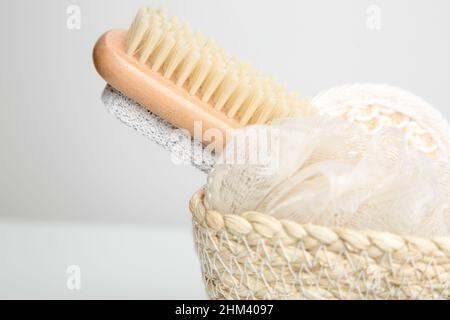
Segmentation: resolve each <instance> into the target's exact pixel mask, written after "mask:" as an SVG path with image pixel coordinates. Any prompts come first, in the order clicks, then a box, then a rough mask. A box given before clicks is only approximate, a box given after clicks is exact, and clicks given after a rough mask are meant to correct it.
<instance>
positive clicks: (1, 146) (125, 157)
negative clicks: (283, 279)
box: [0, 0, 450, 298]
mask: <svg viewBox="0 0 450 320" xmlns="http://www.w3.org/2000/svg"><path fill="white" fill-rule="evenodd" d="M72 4H75V5H78V6H79V7H80V9H81V29H80V30H68V29H67V27H66V20H67V17H68V15H67V14H66V8H67V7H68V6H69V5H72ZM141 5H152V6H162V7H164V8H165V9H166V10H167V12H168V13H169V14H171V15H172V14H173V15H176V16H178V17H179V18H180V19H181V20H183V21H189V22H191V24H192V25H193V27H194V28H195V29H197V30H200V31H203V32H204V33H205V34H206V35H207V36H211V37H212V38H214V39H215V40H216V42H217V43H218V44H220V45H221V46H223V47H225V48H227V49H228V51H230V52H231V53H234V54H236V55H238V56H240V57H242V58H243V59H244V60H246V61H249V62H251V64H253V65H254V66H256V67H257V68H260V69H262V70H264V71H265V72H266V73H268V74H270V75H273V76H275V78H276V79H278V80H279V81H280V82H282V83H286V84H287V86H288V87H289V88H290V89H293V90H297V91H298V92H299V93H300V94H302V95H304V96H307V97H311V96H313V95H315V94H316V93H318V92H319V91H321V90H325V89H328V88H329V87H331V86H334V85H340V84H345V83H354V82H375V83H386V84H391V85H396V86H399V87H402V88H404V89H407V90H410V91H412V92H414V93H415V94H417V95H419V96H422V97H423V98H425V99H426V100H428V101H429V102H431V103H432V104H433V105H434V106H436V107H437V108H438V109H440V110H441V111H442V112H443V113H444V114H445V115H446V116H447V117H449V116H450V106H449V102H450V96H449V94H448V92H449V85H450V59H449V58H450V37H449V33H450V19H449V15H450V2H449V1H447V0H434V1H426V0H416V1H411V0H395V1H392V0H391V1H387V0H385V1H382V0H372V1H367V0H340V1H335V0H334V1H333V0H327V1H326V0H314V1H312V0H311V1H292V0H277V1H261V0H259V1H257V0H254V1H242V0H227V1H207V0H203V1H199V0H190V1H175V0H174V1H168V0H166V1H151V0H147V1H129V0H128V1H118V0H114V1H113V0H95V1H89V0H84V1H82V0H71V1H67V0H65V1H61V0H43V1H32V0H27V1H24V0H18V1H1V2H0V38H1V39H2V50H0V70H1V73H0V90H1V91H0V92H1V106H0V150H1V157H0V256H1V258H0V297H1V298H14V297H24V298H102V297H103V298H203V297H205V296H204V293H203V289H202V283H201V278H200V271H199V265H198V262H197V259H196V256H195V252H194V249H193V242H192V238H191V233H190V232H191V230H190V228H191V226H190V215H189V212H188V209H187V204H188V200H189V198H190V196H191V195H192V194H193V193H194V192H195V191H196V190H197V189H198V188H200V187H201V185H202V184H203V183H204V182H205V177H204V176H203V174H201V173H200V172H198V171H196V170H195V169H193V168H190V167H188V166H186V165H183V166H176V165H173V164H172V163H171V162H170V156H169V154H168V153H166V152H165V151H162V150H160V148H159V147H157V146H156V145H154V144H152V143H150V142H148V141H147V140H146V139H145V138H143V137H142V136H140V135H139V134H137V133H135V132H134V131H133V130H131V129H129V128H127V127H125V126H124V125H123V124H122V123H120V122H119V121H118V120H116V119H115V118H114V117H113V116H111V115H110V114H108V113H107V111H106V110H105V108H104V107H103V106H102V104H101V102H100V99H99V96H100V94H101V91H102V89H103V87H104V82H103V80H102V79H101V78H100V77H99V76H98V75H97V74H96V72H95V70H94V68H93V65H92V59H91V51H92V47H93V45H94V43H95V41H96V39H97V38H98V37H99V36H100V35H101V34H102V33H103V32H105V31H106V30H108V29H111V28H127V27H128V25H129V23H130V22H131V20H132V18H133V16H134V15H135V13H136V10H137V8H138V7H139V6H141ZM370 5H377V6H378V7H379V8H380V10H381V29H380V30H378V31H375V30H371V29H369V28H368V27H367V24H366V23H367V19H368V15H367V12H366V10H367V8H368V7H369V6H370ZM71 264H76V265H80V267H81V270H82V288H81V290H79V291H70V290H67V288H66V278H67V275H66V273H65V272H66V267H67V266H68V265H71Z"/></svg>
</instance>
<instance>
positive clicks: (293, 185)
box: [205, 116, 450, 237]
mask: <svg viewBox="0 0 450 320" xmlns="http://www.w3.org/2000/svg"><path fill="white" fill-rule="evenodd" d="M255 129H257V130H272V131H273V132H276V133H277V144H276V145H277V147H276V148H272V149H271V150H269V151H268V155H267V157H268V159H269V161H267V162H265V163H248V162H244V163H230V162H229V161H226V159H229V153H232V154H234V153H240V152H241V153H242V152H244V151H245V150H248V145H243V146H241V147H240V148H239V147H238V148H230V150H228V147H227V148H226V149H225V150H224V153H225V154H227V153H228V156H227V157H222V158H221V159H219V160H218V162H217V164H216V166H215V167H214V169H213V170H212V171H211V172H210V173H209V175H208V183H207V186H206V189H205V204H206V206H207V208H208V209H212V210H217V211H219V212H222V213H229V214H241V213H243V212H246V211H259V212H262V213H267V214H269V215H273V216H276V217H278V218H290V219H294V220H295V221H297V222H299V223H314V224H320V225H324V226H342V227H349V228H355V229H372V230H379V231H388V232H394V233H397V234H403V235H405V234H406V235H417V236H423V237H430V236H447V235H449V233H450V232H449V227H450V225H449V219H450V215H449V210H450V209H449V199H450V163H449V162H446V161H437V160H433V159H431V158H429V157H427V156H425V155H424V154H423V153H421V152H419V151H417V150H416V149H415V148H414V147H413V146H411V145H410V144H409V143H408V142H407V140H406V139H405V137H404V134H403V133H402V131H401V130H399V129H396V128H384V129H381V130H378V131H377V132H375V133H372V134H369V133H368V132H367V131H366V130H364V129H362V128H360V127H359V126H357V125H355V124H353V123H351V122H349V121H344V120H340V119H337V118H332V117H329V116H318V117H313V118H309V119H302V118H295V119H286V120H281V121H278V122H276V123H273V124H272V125H270V126H253V127H248V128H245V129H243V130H241V131H240V132H239V133H237V135H236V136H235V137H234V138H232V140H231V141H230V142H229V143H228V145H235V144H234V142H235V140H237V139H241V138H242V136H246V135H249V132H250V131H251V130H255ZM241 141H242V139H241ZM247 141H248V140H247ZM259 143H261V142H257V144H259ZM247 144H248V143H247ZM258 147H259V146H258ZM244 149H245V150H244ZM232 158H233V157H232ZM244 159H247V160H248V157H247V158H245V157H244ZM274 164H276V165H274Z"/></svg>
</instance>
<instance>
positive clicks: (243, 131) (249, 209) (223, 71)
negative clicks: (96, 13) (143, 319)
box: [94, 7, 450, 299]
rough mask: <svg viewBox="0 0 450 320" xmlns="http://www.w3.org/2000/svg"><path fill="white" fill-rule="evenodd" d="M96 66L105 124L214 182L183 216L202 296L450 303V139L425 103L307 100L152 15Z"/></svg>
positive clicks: (341, 93) (351, 95)
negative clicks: (189, 226) (108, 120)
mask: <svg viewBox="0 0 450 320" xmlns="http://www.w3.org/2000/svg"><path fill="white" fill-rule="evenodd" d="M94 63H95V66H96V68H97V71H98V72H99V73H100V75H101V76H102V77H103V78H104V79H105V80H106V81H107V82H108V85H107V87H106V88H105V90H104V92H103V95H102V99H103V102H104V104H105V105H106V106H107V108H108V109H109V111H110V112H111V113H113V114H114V115H115V116H116V117H118V118H119V119H120V120H121V121H123V122H124V123H126V124H127V125H129V126H130V127H132V128H134V129H136V130H137V131H139V132H141V133H142V134H144V135H146V136H147V137H148V138H150V139H151V140H152V141H155V142H156V143H158V144H160V145H161V146H162V147H164V148H165V149H166V150H169V151H170V152H172V153H173V155H174V156H176V157H177V159H180V160H182V161H186V162H189V163H191V164H192V165H194V166H195V167H197V168H199V169H200V170H202V171H203V172H205V173H206V174H207V179H206V184H205V186H204V187H203V188H202V189H201V190H200V191H198V192H197V193H196V194H195V195H194V196H193V197H192V199H191V201H190V204H189V208H190V211H191V213H192V217H193V228H194V239H195V246H196V249H197V252H198V256H199V259H200V264H201V269H202V273H203V278H204V283H205V286H206V290H207V293H208V295H209V296H210V298H212V299H449V298H450V292H449V284H450V274H449V272H450V162H449V160H448V159H449V157H450V127H449V125H448V123H447V122H446V120H445V119H444V118H443V117H442V115H441V114H440V113H439V112H438V111H437V110H436V109H434V108H433V107H432V106H431V105H429V104H428V103H427V102H425V101H424V100H422V99H420V98H418V97H416V96H414V95H413V94H411V93H409V92H406V91H404V90H401V89H399V88H394V87H390V86H386V85H375V84H361V85H359V84H354V85H346V86H341V87H336V88H333V89H330V90H327V91H325V92H323V93H320V94H319V95H317V96H316V97H314V98H313V99H310V100H306V99H300V98H299V97H298V96H297V95H295V93H293V92H290V91H287V90H286V89H285V88H284V87H283V86H280V85H279V84H277V83H276V82H275V81H274V80H273V79H272V78H270V77H267V76H266V75H264V74H262V73H261V72H259V71H256V70H254V69H252V68H251V67H249V66H248V64H246V63H244V62H242V61H241V60H239V59H238V58H236V57H235V56H232V55H229V54H228V53H227V52H226V51H224V50H223V49H221V48H219V47H217V46H216V44H215V43H214V42H213V41H211V40H210V39H206V38H205V37H203V35H202V34H200V33H197V32H195V31H193V30H192V29H191V27H190V26H189V25H188V24H186V23H182V22H180V21H179V20H178V19H176V18H174V17H172V18H170V17H167V16H166V14H165V12H164V11H162V10H159V9H153V8H148V7H146V8H141V9H140V10H139V11H138V13H137V15H136V17H135V19H134V21H133V22H132V24H131V27H130V28H129V29H128V30H112V31H109V32H107V33H105V34H104V35H103V36H102V37H101V38H100V39H99V40H98V42H97V44H96V46H95V48H94Z"/></svg>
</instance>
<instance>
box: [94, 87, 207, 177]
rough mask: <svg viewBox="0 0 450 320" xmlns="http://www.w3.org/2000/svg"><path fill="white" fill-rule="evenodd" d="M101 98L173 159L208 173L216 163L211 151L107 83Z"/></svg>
mask: <svg viewBox="0 0 450 320" xmlns="http://www.w3.org/2000/svg"><path fill="white" fill-rule="evenodd" d="M102 102H103V104H104V105H105V107H106V108H107V109H108V111H109V112H110V113H111V114H113V115H114V116H115V117H116V118H118V119H119V120H120V121H122V122H123V123H124V124H126V125H127V126H129V127H131V128H133V129H134V130H136V131H137V132H139V133H141V134H142V135H144V136H145V137H146V138H148V139H149V140H151V141H153V142H156V143H157V144H158V145H160V146H162V147H163V148H164V149H165V150H167V151H169V152H170V153H171V155H172V159H173V160H174V162H176V163H188V164H191V165H192V166H194V167H196V168H197V169H199V170H201V171H203V172H205V173H207V172H209V171H210V170H211V168H212V166H213V165H214V163H215V158H214V155H213V154H212V153H211V152H210V151H209V150H208V149H206V148H204V147H203V145H202V143H201V142H199V141H195V140H193V139H192V138H191V136H190V135H189V134H187V133H185V132H184V133H183V132H182V131H180V130H179V129H178V128H177V127H174V126H173V125H171V124H170V123H169V122H167V121H166V120H164V119H162V118H160V117H159V116H157V115H156V114H154V113H152V112H151V111H149V110H148V109H147V108H145V107H143V106H142V105H140V104H139V103H137V102H135V101H133V100H131V99H130V98H128V97H126V96H125V95H123V94H122V93H120V92H119V91H118V90H116V89H114V88H113V87H111V86H110V85H107V86H106V87H105V89H104V90H103V93H102Z"/></svg>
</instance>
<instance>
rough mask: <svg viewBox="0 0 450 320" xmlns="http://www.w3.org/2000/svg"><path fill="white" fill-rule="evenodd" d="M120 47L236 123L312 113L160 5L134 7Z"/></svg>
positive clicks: (305, 105)
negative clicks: (136, 9) (134, 10)
mask: <svg viewBox="0 0 450 320" xmlns="http://www.w3.org/2000/svg"><path fill="white" fill-rule="evenodd" d="M126 46H127V54H128V55H130V56H134V57H136V58H137V59H138V60H139V62H141V63H145V64H148V65H149V66H150V67H151V69H152V71H154V72H158V73H160V74H161V75H162V76H163V77H164V78H166V79H170V80H171V81H173V82H174V83H175V84H176V85H177V86H179V87H182V88H184V89H185V90H187V92H188V93H189V94H190V95H196V96H197V97H199V98H200V99H201V100H202V101H203V102H206V103H208V104H210V105H211V107H212V108H214V109H216V110H218V111H222V112H223V113H224V114H226V115H227V117H229V118H234V119H236V120H238V121H239V123H240V124H241V125H247V124H254V123H267V122H270V121H272V120H273V119H276V118H282V117H290V116H301V115H310V114H312V113H313V112H314V111H313V108H312V107H310V105H309V104H308V103H305V102H303V101H300V100H298V99H297V98H295V96H294V95H293V94H292V93H290V92H288V91H287V90H286V89H285V88H284V87H282V86H280V85H278V84H277V83H275V82H274V81H273V80H272V79H271V78H269V77H267V76H264V75H262V74H261V73H260V72H258V71H257V70H254V69H252V68H250V67H249V66H248V65H247V64H245V63H243V62H241V61H240V60H239V59H237V58H236V57H233V56H230V55H229V54H228V53H227V52H226V51H225V50H223V49H221V48H219V47H217V46H216V45H215V43H214V42H213V41H212V40H207V39H205V37H204V36H203V35H202V34H200V33H198V32H193V31H192V29H191V27H190V26H189V24H185V23H181V22H180V21H178V19H177V18H175V17H173V18H168V17H167V16H166V14H165V13H164V12H163V11H161V10H156V9H153V8H141V9H140V10H139V11H138V13H137V15H136V17H135V19H134V21H133V23H132V25H131V27H130V28H129V30H128V34H127V38H126Z"/></svg>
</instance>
